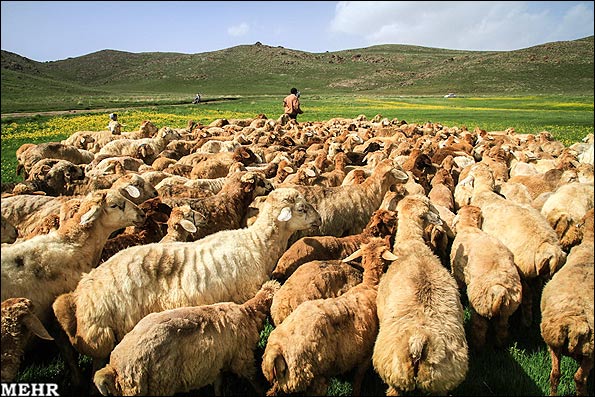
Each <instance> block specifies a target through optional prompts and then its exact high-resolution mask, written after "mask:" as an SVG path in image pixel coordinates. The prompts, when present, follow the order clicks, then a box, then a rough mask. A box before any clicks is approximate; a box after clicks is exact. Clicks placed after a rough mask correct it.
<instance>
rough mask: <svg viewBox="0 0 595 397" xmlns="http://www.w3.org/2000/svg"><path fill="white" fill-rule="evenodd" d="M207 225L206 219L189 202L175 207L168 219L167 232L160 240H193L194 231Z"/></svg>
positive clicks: (164, 241) (163, 241) (162, 241)
mask: <svg viewBox="0 0 595 397" xmlns="http://www.w3.org/2000/svg"><path fill="white" fill-rule="evenodd" d="M205 226H206V219H205V218H203V216H202V214H200V213H199V212H198V211H194V210H193V209H192V208H190V206H189V205H188V204H185V205H181V206H179V207H174V208H172V210H171V213H170V214H169V219H168V220H167V232H166V233H165V235H164V236H163V238H162V239H161V240H159V242H161V243H167V242H174V241H193V240H192V233H196V231H197V230H198V227H205Z"/></svg>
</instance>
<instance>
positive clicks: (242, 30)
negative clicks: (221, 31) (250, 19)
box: [227, 22, 250, 37]
mask: <svg viewBox="0 0 595 397" xmlns="http://www.w3.org/2000/svg"><path fill="white" fill-rule="evenodd" d="M249 31H250V26H249V25H248V24H247V23H246V22H242V23H241V24H239V25H235V26H230V27H229V28H227V34H229V35H230V36H234V37H237V36H244V35H246V34H247V33H248V32H249Z"/></svg>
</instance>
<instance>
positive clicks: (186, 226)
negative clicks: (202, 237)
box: [180, 219, 196, 233]
mask: <svg viewBox="0 0 595 397" xmlns="http://www.w3.org/2000/svg"><path fill="white" fill-rule="evenodd" d="M180 226H182V228H183V229H184V230H186V231H187V232H190V233H195V232H196V226H194V223H192V222H190V221H189V220H188V219H182V220H181V221H180Z"/></svg>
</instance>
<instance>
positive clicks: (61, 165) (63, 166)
mask: <svg viewBox="0 0 595 397" xmlns="http://www.w3.org/2000/svg"><path fill="white" fill-rule="evenodd" d="M84 177H85V171H84V169H83V167H81V166H79V165H76V164H73V163H71V162H70V161H68V160H59V159H43V160H40V161H38V162H37V163H35V165H33V167H31V169H30V170H29V176H28V177H27V179H26V180H25V182H23V183H24V184H28V185H31V186H32V189H31V190H30V191H26V190H20V191H18V192H17V189H18V188H17V187H15V189H13V193H18V194H23V193H27V194H28V193H30V192H34V191H43V192H45V193H46V194H47V195H50V196H59V195H63V194H68V186H69V185H70V184H72V183H76V182H77V181H79V180H82V179H83V178H84Z"/></svg>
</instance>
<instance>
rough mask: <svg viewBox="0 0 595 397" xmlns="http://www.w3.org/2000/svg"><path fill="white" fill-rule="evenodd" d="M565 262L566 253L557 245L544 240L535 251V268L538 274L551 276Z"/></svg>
mask: <svg viewBox="0 0 595 397" xmlns="http://www.w3.org/2000/svg"><path fill="white" fill-rule="evenodd" d="M565 262H566V253H565V252H564V251H562V249H561V248H560V246H559V245H557V244H555V245H554V244H551V243H548V242H544V243H543V244H541V245H540V246H539V248H538V249H537V252H535V270H537V274H538V275H540V276H550V277H551V276H553V275H554V273H556V271H557V270H558V269H559V268H561V267H562V265H564V263H565Z"/></svg>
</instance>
